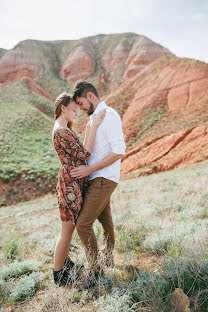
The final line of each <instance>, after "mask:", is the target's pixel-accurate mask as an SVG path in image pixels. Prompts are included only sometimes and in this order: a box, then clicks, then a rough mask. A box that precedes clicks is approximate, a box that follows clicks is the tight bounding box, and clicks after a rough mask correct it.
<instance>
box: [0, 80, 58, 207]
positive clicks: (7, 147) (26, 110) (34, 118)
mask: <svg viewBox="0 0 208 312" xmlns="http://www.w3.org/2000/svg"><path fill="white" fill-rule="evenodd" d="M0 98H1V100H0V116H1V125H0V133H1V135H0V163H1V168H0V178H1V179H2V181H3V182H4V183H11V181H13V185H12V187H10V188H9V189H8V192H7V191H5V192H4V196H3V197H2V202H1V203H0V205H5V204H7V203H8V202H10V203H11V202H12V200H13V199H14V200H15V201H18V200H19V199H21V198H22V197H23V198H24V196H26V195H25V194H28V195H29V196H28V199H29V198H31V197H30V196H31V194H30V192H31V191H34V192H35V188H37V189H39V191H40V192H43V189H41V188H46V189H45V191H50V190H52V188H54V185H55V184H56V183H57V170H58V167H59V160H58V158H57V157H56V153H55V151H54V150H53V146H52V141H51V131H52V128H53V122H54V120H53V103H52V102H50V101H49V100H47V99H44V98H42V97H40V96H38V95H36V94H34V93H32V92H31V91H30V90H28V88H27V87H26V86H25V84H24V83H20V82H14V83H11V84H8V85H7V86H5V87H3V88H0ZM28 180H29V181H30V183H28ZM44 180H50V183H43V182H44ZM15 181H16V182H15ZM32 183H33V184H34V185H32ZM20 184H21V185H20ZM50 184H51V185H50ZM29 186H30V189H29V188H28V187H29ZM6 187H7V185H5V188H6ZM25 199H27V197H25Z"/></svg>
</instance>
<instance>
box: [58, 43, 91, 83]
mask: <svg viewBox="0 0 208 312" xmlns="http://www.w3.org/2000/svg"><path fill="white" fill-rule="evenodd" d="M93 54H94V52H93V50H92V49H91V48H90V47H87V46H83V45H81V46H78V47H76V48H75V49H74V50H73V51H72V52H71V53H70V55H69V56H68V58H67V59H66V61H65V63H64V64H63V66H62V68H61V71H60V76H61V77H62V78H63V79H65V80H67V82H68V83H74V82H76V81H78V80H80V79H86V78H88V77H89V76H90V75H91V74H92V73H93V72H94V70H95V64H94V56H93Z"/></svg>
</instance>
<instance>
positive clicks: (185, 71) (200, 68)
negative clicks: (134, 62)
mask: <svg viewBox="0 0 208 312" xmlns="http://www.w3.org/2000/svg"><path fill="white" fill-rule="evenodd" d="M118 91H119V92H117V94H118V93H119V96H120V98H122V95H123V94H125V97H126V93H128V94H129V98H130V99H131V100H130V101H129V103H128V107H127V109H126V111H125V112H124V114H123V120H122V124H123V130H124V133H125V138H126V140H127V141H129V140H130V139H131V138H132V137H133V136H135V135H136V133H138V131H139V129H140V122H139V121H140V119H141V118H142V112H143V111H144V108H145V107H148V106H151V105H153V104H154V106H157V107H158V108H162V107H165V109H166V110H167V111H168V113H177V112H183V110H184V109H185V108H187V107H191V106H192V105H193V104H194V103H195V102H197V101H198V100H200V99H201V98H203V97H204V96H205V95H206V94H208V64H205V63H203V62H198V61H194V60H189V59H178V58H175V57H173V58H172V59H171V60H170V62H169V61H168V60H167V59H166V58H164V59H159V60H158V61H156V62H154V63H152V64H151V65H150V66H148V67H147V68H146V69H145V70H144V71H142V72H141V73H139V74H137V75H136V76H135V77H133V78H132V79H131V80H129V81H128V82H127V83H126V84H123V85H121V86H120V87H119V89H118ZM132 94H133V95H134V96H133V97H132ZM120 98H119V101H121V100H120ZM110 101H111V100H110V98H109V102H110ZM115 101H116V99H114V102H115Z"/></svg>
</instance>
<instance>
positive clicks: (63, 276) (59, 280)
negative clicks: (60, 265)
mask: <svg viewBox="0 0 208 312" xmlns="http://www.w3.org/2000/svg"><path fill="white" fill-rule="evenodd" d="M53 278H54V283H55V284H57V285H59V286H71V285H73V284H74V283H75V282H76V280H77V279H78V278H79V275H78V274H73V275H72V274H70V273H69V272H67V271H66V270H65V269H62V270H60V271H54V270H53Z"/></svg>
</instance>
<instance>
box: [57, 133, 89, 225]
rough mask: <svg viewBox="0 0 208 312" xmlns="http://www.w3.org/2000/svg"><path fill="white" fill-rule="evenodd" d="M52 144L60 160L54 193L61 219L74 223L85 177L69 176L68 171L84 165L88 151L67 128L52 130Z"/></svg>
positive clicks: (80, 204) (83, 189)
mask: <svg viewBox="0 0 208 312" xmlns="http://www.w3.org/2000/svg"><path fill="white" fill-rule="evenodd" d="M53 144H54V148H55V150H56V152H57V154H58V157H59V159H60V162H61V167H60V169H59V176H58V183H57V187H56V194H57V199H58V206H59V211H60V217H61V220H62V221H72V222H73V223H74V224H75V223H76V220H77V217H78V215H79V212H80V210H81V206H82V203H83V197H84V193H85V189H86V184H87V178H82V179H76V178H73V177H71V175H70V171H71V170H72V169H73V168H75V167H78V166H80V165H86V163H87V160H88V159H89V157H90V155H91V154H90V153H89V152H88V151H87V150H86V149H85V148H84V146H83V144H82V143H81V142H80V141H79V139H78V138H77V137H76V135H75V134H73V133H72V132H71V131H70V130H69V129H66V128H58V129H56V130H54V132H53Z"/></svg>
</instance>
